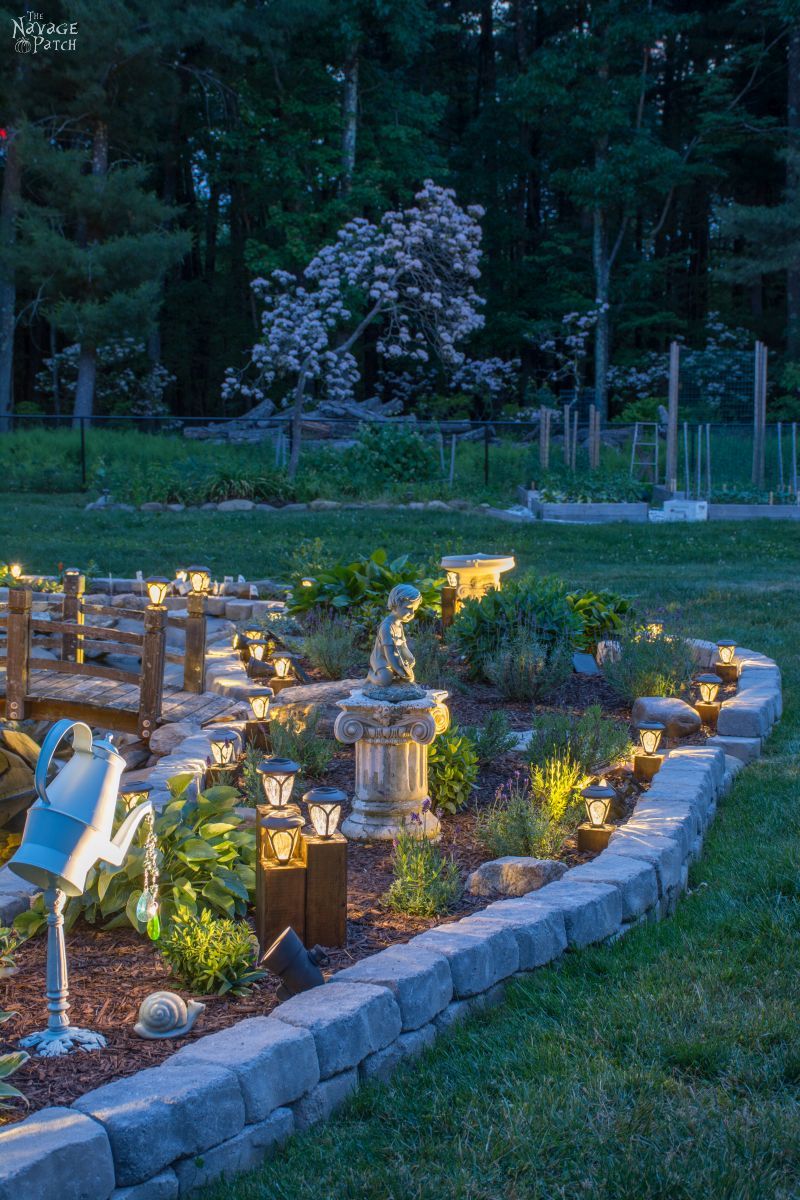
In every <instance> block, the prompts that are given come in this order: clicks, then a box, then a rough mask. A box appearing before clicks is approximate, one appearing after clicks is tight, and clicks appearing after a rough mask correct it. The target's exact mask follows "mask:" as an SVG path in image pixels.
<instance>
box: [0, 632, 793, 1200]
mask: <svg viewBox="0 0 800 1200" xmlns="http://www.w3.org/2000/svg"><path fill="white" fill-rule="evenodd" d="M695 647H696V650H697V652H698V655H699V657H700V660H701V664H702V665H703V666H710V665H711V664H712V663H713V660H714V656H715V654H716V645H715V644H714V643H711V642H702V641H701V642H695ZM738 658H739V659H740V661H741V663H742V679H741V684H740V689H739V692H738V693H737V696H736V698H735V701H728V702H726V705H723V713H724V711H725V709H726V707H727V706H728V705H733V709H732V713H733V716H732V719H731V720H726V721H722V720H721V721H720V724H721V725H722V728H721V729H720V731H719V733H718V735H717V737H716V738H711V739H709V741H708V742H706V744H705V745H704V746H687V747H683V748H681V749H679V750H676V751H673V752H671V753H670V754H669V755H668V756H667V758H666V759H665V761H664V764H663V766H662V768H661V771H660V772H659V774H658V776H657V777H656V778H655V780H654V781H653V784H652V786H651V788H650V789H649V791H648V792H647V793H646V794H645V795H644V796H643V798H642V800H641V802H640V803H639V804H638V805H637V806H636V809H635V810H634V813H633V815H632V817H631V819H630V820H629V821H628V823H627V824H626V825H624V826H621V827H620V828H619V829H618V830H617V831H616V832H615V833H614V834H613V836H612V838H611V841H610V843H609V846H608V848H607V849H606V850H604V851H603V852H602V853H601V854H600V855H598V856H597V858H595V859H594V860H593V861H592V862H589V863H583V864H581V865H580V866H577V867H572V868H571V869H570V870H568V871H567V872H566V873H565V874H564V875H563V876H562V878H561V879H559V880H557V881H555V882H552V883H549V884H547V885H545V886H544V887H543V888H540V889H539V890H537V891H535V892H532V893H528V894H527V895H525V896H521V897H516V898H513V899H508V900H498V901H495V902H494V903H493V904H490V905H488V907H487V908H485V909H483V910H482V911H480V912H477V913H474V914H472V915H471V916H468V917H464V918H462V919H461V920H459V921H454V922H451V923H449V924H447V925H440V926H437V927H434V928H433V929H430V930H427V931H426V932H425V933H422V934H418V935H417V936H416V937H414V938H412V939H411V940H410V941H409V942H407V943H405V944H404V945H395V946H392V947H390V948H388V949H387V950H383V951H381V952H379V953H378V954H375V955H373V956H371V957H370V958H367V959H364V960H362V961H361V962H359V963H357V964H355V965H354V966H353V967H348V968H346V969H345V970H343V971H340V972H338V973H337V975H335V976H334V977H333V978H332V980H331V981H330V982H329V983H328V984H327V985H326V986H325V988H324V989H321V990H319V991H312V992H306V993H303V994H301V995H299V996H295V997H292V999H290V1000H287V1001H285V1002H284V1003H283V1004H280V1005H279V1006H278V1007H277V1008H276V1009H274V1010H273V1012H271V1013H270V1014H269V1015H268V1016H265V1017H254V1018H247V1019H246V1020H243V1021H240V1022H238V1023H237V1024H236V1025H234V1026H231V1027H230V1028H228V1029H225V1030H221V1031H220V1032H218V1033H213V1034H208V1035H207V1036H205V1037H202V1038H198V1039H197V1040H196V1041H194V1042H192V1043H190V1044H189V1045H187V1046H185V1047H183V1048H182V1049H181V1050H180V1051H178V1052H177V1053H176V1054H175V1055H174V1056H173V1057H172V1058H170V1059H168V1060H167V1061H166V1062H164V1063H163V1064H161V1065H160V1066H158V1067H151V1068H147V1069H146V1070H143V1071H140V1072H138V1073H137V1074H136V1075H133V1076H128V1077H126V1078H124V1079H121V1080H118V1081H116V1082H113V1083H110V1084H106V1085H104V1086H102V1087H100V1088H97V1089H95V1090H94V1091H92V1092H88V1093H86V1094H85V1095H84V1096H82V1097H80V1099H79V1100H77V1101H76V1102H75V1103H74V1104H73V1106H72V1107H71V1108H48V1109H42V1110H41V1111H40V1112H37V1113H34V1114H33V1115H32V1116H30V1117H28V1118H27V1119H26V1120H24V1121H21V1122H20V1123H19V1124H16V1125H12V1126H10V1127H9V1128H8V1129H6V1130H3V1131H0V1200H176V1198H177V1197H180V1196H185V1195H188V1194H189V1193H190V1192H191V1191H193V1190H194V1189H195V1188H197V1187H198V1186H200V1185H201V1184H204V1183H207V1182H210V1181H211V1180H213V1179H215V1178H218V1177H219V1176H220V1175H222V1174H226V1173H233V1172H236V1171H239V1170H245V1169H248V1168H251V1167H253V1166H257V1165H258V1163H259V1162H261V1161H262V1160H263V1158H264V1157H265V1155H267V1154H269V1153H272V1152H274V1151H275V1149H276V1148H278V1147H279V1146H280V1145H282V1144H283V1143H284V1142H285V1141H286V1139H287V1138H288V1137H289V1136H290V1135H291V1133H292V1132H293V1131H295V1130H300V1129H305V1128H307V1127H309V1126H310V1125H313V1124H315V1123H316V1122H318V1121H320V1120H325V1119H327V1118H328V1117H329V1116H330V1115H331V1114H332V1113H333V1112H334V1111H335V1109H336V1108H338V1107H339V1105H341V1104H342V1103H343V1102H344V1101H345V1100H346V1099H347V1097H348V1096H350V1095H351V1094H352V1093H353V1092H354V1091H355V1090H356V1088H357V1087H358V1086H359V1084H360V1083H362V1082H365V1081H367V1080H371V1079H385V1078H387V1077H388V1076H389V1075H390V1074H391V1072H392V1071H393V1070H394V1069H395V1068H396V1067H397V1066H398V1065H399V1064H400V1063H401V1062H403V1061H404V1060H406V1059H409V1058H411V1057H413V1056H415V1055H417V1054H419V1053H420V1052H421V1051H422V1050H423V1049H425V1047H426V1046H429V1045H430V1044H431V1043H432V1042H433V1041H434V1040H435V1038H436V1036H437V1034H438V1033H440V1032H445V1031H447V1030H448V1029H449V1028H451V1027H452V1026H453V1025H454V1024H455V1023H457V1022H459V1021H461V1020H463V1019H464V1018H465V1017H467V1016H469V1015H470V1014H472V1013H475V1012H479V1011H481V1010H482V1009H484V1008H485V1007H486V1006H487V1005H489V1004H493V1003H496V1002H498V1001H499V1000H500V999H501V998H502V995H503V991H504V987H505V984H506V982H507V981H508V980H509V979H512V978H515V977H516V976H518V975H520V974H524V973H526V972H528V971H531V970H535V969H536V968H537V967H540V966H544V965H546V964H547V963H549V962H552V961H553V960H554V959H556V958H558V957H559V956H560V955H561V954H562V953H564V952H565V951H567V952H569V951H575V950H578V949H580V948H581V947H583V946H588V945H591V944H595V943H599V942H602V941H610V940H614V939H616V938H618V937H621V936H623V935H624V934H625V933H627V932H628V931H629V930H630V929H632V928H634V927H635V926H636V925H638V924H639V923H640V922H641V921H646V920H657V919H659V918H660V917H662V916H666V915H668V914H670V913H671V912H673V911H674V908H675V905H676V903H677V900H678V897H679V896H680V894H681V893H682V892H683V891H685V890H686V886H687V878H688V868H689V864H690V863H691V862H693V861H695V859H696V858H697V856H698V854H699V853H700V850H701V848H702V842H703V838H704V836H705V834H706V832H707V830H708V828H709V826H710V824H711V822H712V820H713V818H714V814H715V812H716V807H717V803H718V802H719V800H720V799H721V798H722V797H723V796H724V795H725V794H726V793H727V792H728V791H729V789H730V787H731V785H732V781H733V778H734V777H735V775H736V774H737V773H738V771H739V770H741V769H742V767H743V766H744V762H745V758H746V760H747V761H749V760H750V759H751V758H753V757H756V756H757V752H760V748H761V742H762V740H763V738H764V737H766V736H767V734H768V733H769V731H770V729H771V728H772V725H773V724H774V722H775V721H776V720H777V719H778V717H779V716H780V712H781V682H780V671H779V669H778V667H777V666H776V664H775V663H774V662H772V660H771V659H768V658H766V657H765V656H764V655H761V654H758V653H756V652H755V651H751V650H746V649H740V650H738ZM740 731H741V732H740ZM743 740H746V741H748V743H749V744H748V746H747V755H746V756H745V757H743V756H742V755H741V754H739V753H737V749H739V748H740V747H739V743H741V742H742V741H743ZM756 742H757V743H758V747H757V750H756ZM729 746H730V750H729ZM199 751H200V747H199V744H198V747H197V752H198V753H199ZM55 1131H57V1133H56V1136H54V1132H55ZM112 1164H113V1167H112Z"/></svg>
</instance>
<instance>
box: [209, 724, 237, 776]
mask: <svg viewBox="0 0 800 1200" xmlns="http://www.w3.org/2000/svg"><path fill="white" fill-rule="evenodd" d="M209 740H210V743H211V762H210V763H209V764H208V770H207V772H206V775H207V779H206V786H209V785H212V786H213V784H214V782H221V781H222V780H223V779H224V778H225V776H227V775H229V774H230V772H231V771H234V770H235V769H236V766H237V764H238V762H239V755H240V752H241V748H242V741H241V737H240V735H239V734H238V733H237V732H236V730H235V729H219V730H216V731H215V732H214V733H212V734H211V737H210V739H209Z"/></svg>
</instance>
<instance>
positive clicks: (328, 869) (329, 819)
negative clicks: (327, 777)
mask: <svg viewBox="0 0 800 1200" xmlns="http://www.w3.org/2000/svg"><path fill="white" fill-rule="evenodd" d="M346 799H347V797H346V796H345V794H344V792H343V791H340V789H339V788H335V787H315V788H312V789H311V791H309V792H306V794H305V795H304V796H303V803H304V804H305V805H306V807H307V809H308V815H309V819H310V821H311V827H310V828H309V827H308V826H306V828H305V829H304V830H303V856H304V858H305V864H306V942H307V943H308V944H309V945H314V944H315V943H316V942H319V943H320V945H322V946H345V945H346V944H347V839H346V838H345V837H344V836H343V835H342V834H341V833H339V822H340V820H341V816H342V807H343V805H344V803H345V801H346Z"/></svg>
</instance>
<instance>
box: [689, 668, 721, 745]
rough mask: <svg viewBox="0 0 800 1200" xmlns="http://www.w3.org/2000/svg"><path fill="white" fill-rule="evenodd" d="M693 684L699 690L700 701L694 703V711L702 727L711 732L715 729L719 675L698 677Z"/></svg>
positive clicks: (717, 711)
mask: <svg viewBox="0 0 800 1200" xmlns="http://www.w3.org/2000/svg"><path fill="white" fill-rule="evenodd" d="M695 683H696V684H697V686H698V688H699V689H700V699H699V700H698V701H697V702H696V703H695V709H696V710H697V712H698V713H699V715H700V719H701V720H702V722H703V724H704V725H707V726H708V728H709V729H711V730H712V731H713V730H715V729H716V728H717V721H718V720H719V710H720V702H719V701H718V700H717V694H718V693H719V689H720V684H721V683H722V680H721V679H720V677H719V675H711V674H709V675H698V676H697V678H696V679H695Z"/></svg>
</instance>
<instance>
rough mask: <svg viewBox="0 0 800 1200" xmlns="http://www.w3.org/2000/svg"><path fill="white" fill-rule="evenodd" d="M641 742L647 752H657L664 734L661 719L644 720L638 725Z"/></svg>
mask: <svg viewBox="0 0 800 1200" xmlns="http://www.w3.org/2000/svg"><path fill="white" fill-rule="evenodd" d="M636 728H637V730H638V731H639V742H640V744H641V747H642V749H643V750H644V752H645V754H655V752H656V751H657V750H658V747H659V746H660V745H661V739H662V737H663V736H664V726H663V725H662V724H661V722H660V721H643V722H642V723H641V725H637V727H636Z"/></svg>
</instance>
